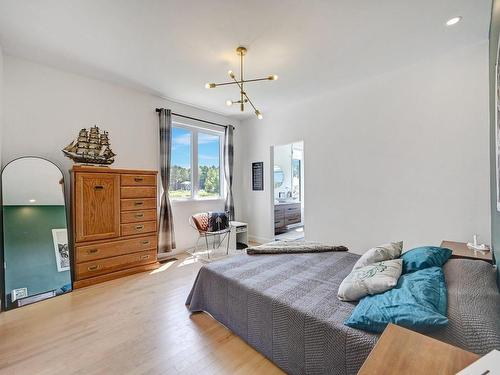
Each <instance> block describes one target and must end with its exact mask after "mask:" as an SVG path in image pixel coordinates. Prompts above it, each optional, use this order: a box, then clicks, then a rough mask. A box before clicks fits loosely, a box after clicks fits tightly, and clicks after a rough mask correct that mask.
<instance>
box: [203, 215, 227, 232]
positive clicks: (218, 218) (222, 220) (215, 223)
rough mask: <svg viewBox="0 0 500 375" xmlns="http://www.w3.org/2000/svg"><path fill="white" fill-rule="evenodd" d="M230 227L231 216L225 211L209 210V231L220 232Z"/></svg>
mask: <svg viewBox="0 0 500 375" xmlns="http://www.w3.org/2000/svg"><path fill="white" fill-rule="evenodd" d="M228 228H229V217H228V215H227V214H226V213H225V212H209V213H208V228H207V232H219V231H221V230H225V229H228Z"/></svg>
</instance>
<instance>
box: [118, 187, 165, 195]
mask: <svg viewBox="0 0 500 375" xmlns="http://www.w3.org/2000/svg"><path fill="white" fill-rule="evenodd" d="M120 192H121V197H122V198H156V186H122V187H121V188H120Z"/></svg>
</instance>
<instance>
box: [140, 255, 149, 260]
mask: <svg viewBox="0 0 500 375" xmlns="http://www.w3.org/2000/svg"><path fill="white" fill-rule="evenodd" d="M144 259H149V255H141V260H144Z"/></svg>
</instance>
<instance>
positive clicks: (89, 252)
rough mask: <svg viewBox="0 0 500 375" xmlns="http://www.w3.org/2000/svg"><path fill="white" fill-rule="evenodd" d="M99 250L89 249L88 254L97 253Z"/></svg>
mask: <svg viewBox="0 0 500 375" xmlns="http://www.w3.org/2000/svg"><path fill="white" fill-rule="evenodd" d="M98 251H99V249H90V250H87V254H95V253H97V252H98Z"/></svg>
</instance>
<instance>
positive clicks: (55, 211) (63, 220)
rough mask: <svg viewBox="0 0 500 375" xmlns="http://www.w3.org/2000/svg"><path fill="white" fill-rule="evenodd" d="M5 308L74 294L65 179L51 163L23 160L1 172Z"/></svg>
mask: <svg viewBox="0 0 500 375" xmlns="http://www.w3.org/2000/svg"><path fill="white" fill-rule="evenodd" d="M2 214H3V252H4V261H5V273H4V278H5V280H4V286H5V305H4V306H5V307H6V309H12V308H16V307H21V306H25V305H28V304H31V303H33V302H37V301H40V300H43V299H47V298H51V297H54V296H56V295H59V294H63V293H66V292H68V291H70V290H71V272H70V264H71V263H70V259H69V246H68V230H67V229H68V225H67V217H66V205H65V199H64V177H63V174H62V172H61V170H60V169H59V168H58V167H57V166H56V165H55V164H53V163H51V162H50V161H48V160H45V159H41V158H37V157H23V158H19V159H16V160H14V161H12V162H10V163H9V164H7V165H6V166H5V168H4V169H3V171H2Z"/></svg>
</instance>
